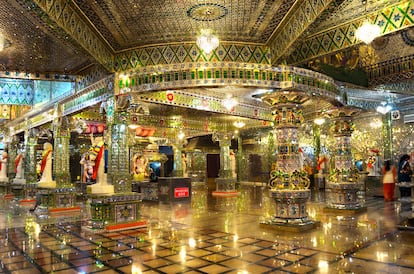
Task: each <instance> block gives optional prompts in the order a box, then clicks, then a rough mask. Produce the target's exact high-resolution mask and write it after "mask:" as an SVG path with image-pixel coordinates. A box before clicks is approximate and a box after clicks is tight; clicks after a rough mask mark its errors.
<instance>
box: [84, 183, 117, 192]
mask: <svg viewBox="0 0 414 274" xmlns="http://www.w3.org/2000/svg"><path fill="white" fill-rule="evenodd" d="M114 191H115V190H114V186H113V185H110V184H93V185H88V186H87V187H86V193H87V194H113V193H114Z"/></svg>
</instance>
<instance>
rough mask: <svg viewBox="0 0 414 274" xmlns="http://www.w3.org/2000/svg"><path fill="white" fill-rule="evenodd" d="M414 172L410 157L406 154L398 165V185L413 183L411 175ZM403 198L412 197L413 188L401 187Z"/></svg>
mask: <svg viewBox="0 0 414 274" xmlns="http://www.w3.org/2000/svg"><path fill="white" fill-rule="evenodd" d="M412 174H413V171H412V170H411V167H410V156H409V155H408V154H404V155H402V156H401V158H400V162H399V163H398V183H399V184H404V183H411V175H412ZM399 189H400V195H401V198H403V197H410V196H411V187H404V186H401V185H400V186H399Z"/></svg>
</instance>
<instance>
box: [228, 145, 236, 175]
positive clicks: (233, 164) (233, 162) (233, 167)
mask: <svg viewBox="0 0 414 274" xmlns="http://www.w3.org/2000/svg"><path fill="white" fill-rule="evenodd" d="M230 170H231V177H232V178H237V168H236V155H235V154H234V151H233V150H230Z"/></svg>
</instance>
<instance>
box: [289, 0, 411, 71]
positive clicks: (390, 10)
mask: <svg viewBox="0 0 414 274" xmlns="http://www.w3.org/2000/svg"><path fill="white" fill-rule="evenodd" d="M368 18H369V21H370V22H372V23H374V24H377V25H379V26H380V27H381V34H382V35H386V34H389V33H392V32H395V31H398V30H402V29H404V28H407V27H410V26H413V23H414V9H413V7H412V4H411V1H404V2H402V3H400V4H397V5H393V6H389V7H386V8H384V9H382V10H380V11H378V12H374V13H370V14H369V15H368ZM364 20H365V18H364V17H362V18H359V19H358V20H355V21H352V22H350V23H346V24H343V25H340V26H336V27H334V28H332V29H328V30H326V31H323V32H321V33H318V34H316V35H315V36H312V37H309V38H307V39H305V40H303V41H302V43H301V45H300V46H299V47H298V48H297V49H295V51H294V52H293V53H292V55H290V57H289V58H288V63H290V64H298V63H301V62H303V61H305V60H309V59H312V58H315V57H317V56H322V55H325V54H329V53H331V52H334V51H338V50H342V49H345V48H348V47H351V46H353V45H356V44H359V43H360V41H359V40H357V38H356V37H355V31H356V29H357V28H358V27H359V26H360V25H361V24H362V23H363V22H364Z"/></svg>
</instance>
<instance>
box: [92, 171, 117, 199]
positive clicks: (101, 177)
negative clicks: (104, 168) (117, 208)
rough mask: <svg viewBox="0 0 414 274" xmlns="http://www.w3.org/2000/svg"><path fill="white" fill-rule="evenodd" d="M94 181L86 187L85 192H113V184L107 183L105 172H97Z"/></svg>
mask: <svg viewBox="0 0 414 274" xmlns="http://www.w3.org/2000/svg"><path fill="white" fill-rule="evenodd" d="M96 181H97V182H96V183H95V184H93V185H88V186H87V187H86V193H87V194H102V195H104V194H113V193H114V192H115V189H114V186H113V185H111V184H108V179H107V174H106V173H102V174H98V177H97V179H96Z"/></svg>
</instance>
